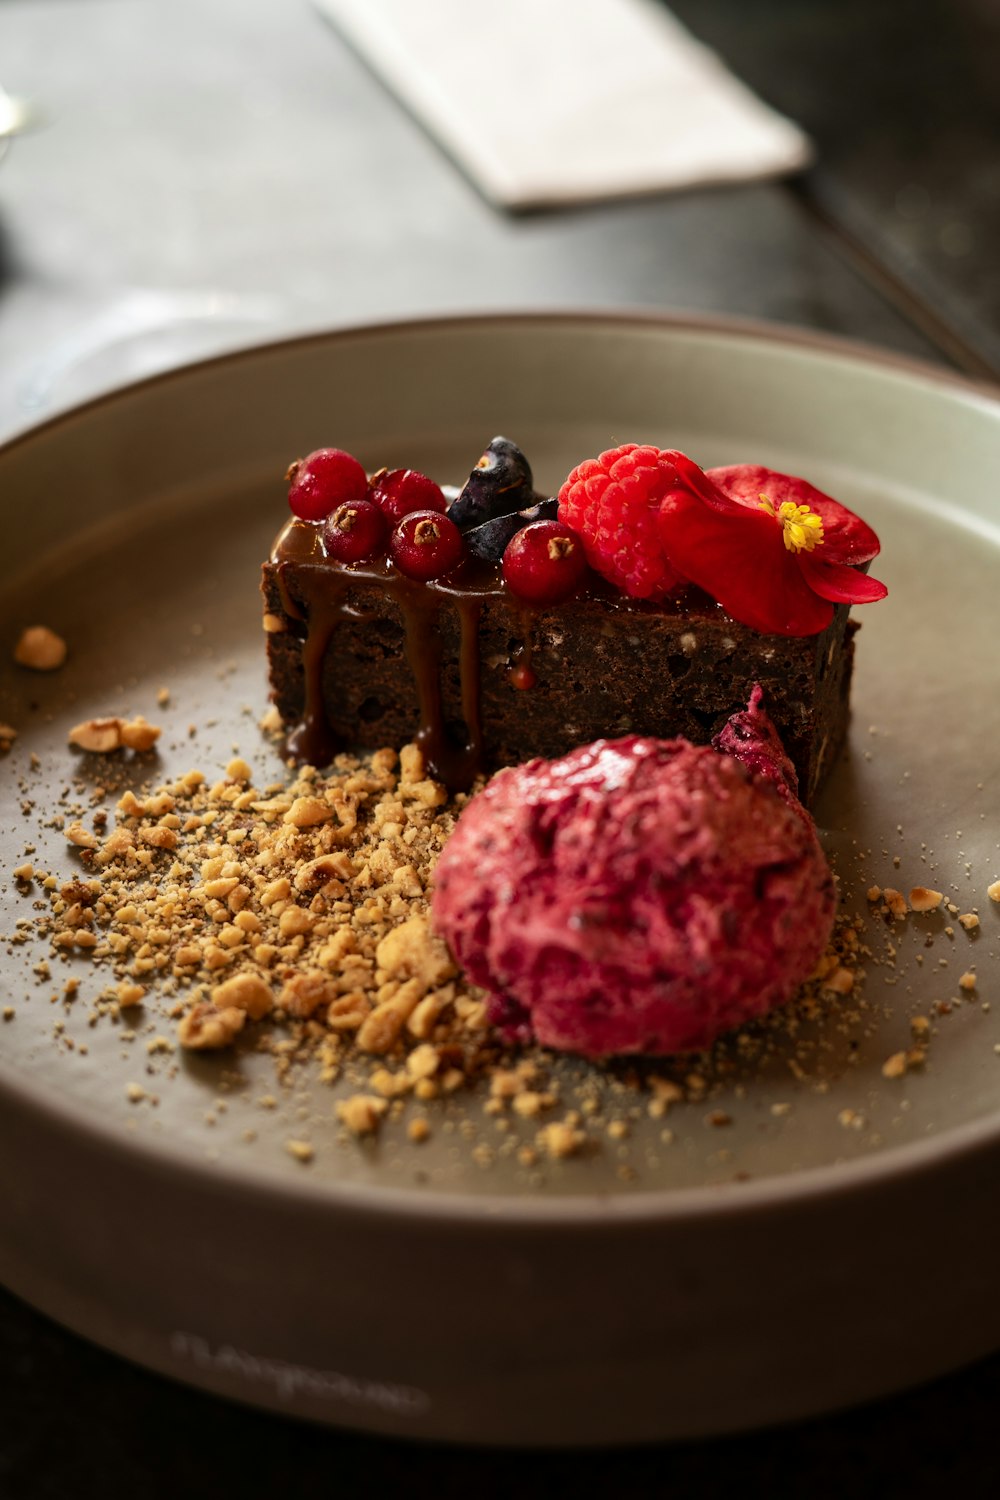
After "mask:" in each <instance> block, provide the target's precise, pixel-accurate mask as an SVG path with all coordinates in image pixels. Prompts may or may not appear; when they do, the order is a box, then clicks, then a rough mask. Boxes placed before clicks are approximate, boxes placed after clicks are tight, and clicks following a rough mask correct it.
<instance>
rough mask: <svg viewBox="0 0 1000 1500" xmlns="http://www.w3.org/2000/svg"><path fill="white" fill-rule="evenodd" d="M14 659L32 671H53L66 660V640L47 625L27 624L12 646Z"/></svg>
mask: <svg viewBox="0 0 1000 1500" xmlns="http://www.w3.org/2000/svg"><path fill="white" fill-rule="evenodd" d="M14 660H15V661H16V662H17V663H18V664H19V665H20V666H22V667H30V668H31V669H32V671H34V672H55V671H57V670H58V669H59V667H61V666H62V664H63V662H64V661H65V660H66V642H65V641H64V640H63V638H62V636H59V635H56V633H55V631H54V630H50V629H49V627H48V626H47V625H29V626H28V627H27V629H26V630H22V632H21V635H20V637H19V639H18V642H17V645H16V646H15V647H14Z"/></svg>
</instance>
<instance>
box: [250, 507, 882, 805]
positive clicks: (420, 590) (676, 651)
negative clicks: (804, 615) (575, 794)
mask: <svg viewBox="0 0 1000 1500" xmlns="http://www.w3.org/2000/svg"><path fill="white" fill-rule="evenodd" d="M263 595H264V610H265V614H264V627H265V630H266V632H267V654H268V666H269V671H270V680H271V695H272V698H273V700H274V702H275V704H276V705H277V708H278V712H279V713H280V714H281V717H282V720H283V721H284V723H285V725H286V726H287V727H288V730H289V750H290V752H291V753H292V754H294V755H296V756H298V757H300V758H303V759H307V760H310V761H312V762H314V763H315V764H324V763H325V762H327V761H328V760H329V759H330V758H331V756H332V755H333V754H335V753H336V751H337V750H339V749H343V748H345V747H347V746H365V747H369V748H372V749H374V748H378V747H379V746H383V745H394V746H400V745H404V744H406V743H407V742H408V741H410V740H413V739H416V740H417V741H418V742H419V743H420V744H421V745H422V747H423V750H424V753H425V756H426V758H427V762H428V766H429V768H430V771H431V774H433V775H434V776H436V777H439V778H440V779H441V780H443V781H444V782H446V784H448V785H450V786H451V787H453V788H455V789H462V788H465V787H468V786H469V785H470V784H471V782H472V780H473V778H474V777H475V776H476V775H477V774H478V773H479V772H480V771H482V770H485V771H490V770H493V769H495V768H496V767H498V766H501V765H509V764H515V763H517V762H519V761H525V760H531V759H532V758H533V757H535V756H537V755H541V756H545V757H554V756H558V755H562V754H565V752H566V751H567V750H570V749H572V748H573V747H574V746H576V745H580V744H585V743H587V742H588V741H590V740H595V739H601V738H612V737H617V736H619V735H624V734H638V735H655V736H658V737H660V738H671V737H673V736H677V735H683V736H684V737H685V738H686V739H689V740H691V741H692V742H693V743H694V744H704V743H707V742H708V741H709V740H710V739H711V738H712V736H713V735H714V734H716V733H717V732H718V731H719V730H720V729H721V728H722V726H723V724H724V723H725V721H726V720H727V718H729V716H730V715H731V714H733V713H736V712H738V711H739V710H740V709H742V708H745V707H746V704H747V702H748V701H749V698H750V694H751V691H752V689H753V686H754V683H756V682H759V683H760V684H761V686H762V688H763V690H764V696H765V702H766V704H767V710H768V713H769V715H770V717H771V719H772V720H773V722H774V724H775V725H776V727H777V729H778V731H779V733H780V734H781V737H782V740H783V742H784V744H785V747H786V749H787V751H788V754H789V756H790V757H791V760H792V762H793V764H794V765H795V768H796V770H797V772H798V776H799V786H800V792H801V795H802V798H803V800H804V801H805V802H807V803H808V802H810V801H811V800H812V799H813V797H814V796H815V793H816V791H817V789H818V787H819V786H820V784H821V783H822V781H823V778H824V777H825V775H826V774H827V772H828V771H829V769H830V766H831V765H832V763H833V761H834V758H835V756H836V754H837V752H838V750H839V748H840V746H841V744H842V742H843V739H844V735H845V732H846V727H847V715H848V696H849V692H850V681H851V666H852V660H853V639H852V637H853V627H852V625H851V624H850V623H849V622H848V610H847V607H846V606H843V605H842V606H840V607H838V608H837V610H836V612H835V614H834V619H833V623H832V624H831V625H830V626H829V627H828V628H827V629H826V630H825V631H823V632H822V633H821V634H819V635H814V636H799V637H787V636H766V635H760V634H758V633H757V632H756V631H753V630H749V629H747V627H746V626H743V625H740V624H738V623H737V622H736V621H734V620H732V619H731V618H730V617H729V616H728V615H727V614H726V613H725V612H724V611H723V610H722V609H720V607H719V606H718V605H716V604H714V603H713V602H712V601H711V600H709V599H708V598H707V597H706V596H705V595H703V594H701V593H700V592H699V591H698V590H695V589H690V590H687V591H686V592H685V593H683V594H682V595H681V596H680V597H678V598H677V599H675V600H671V601H670V602H669V604H650V603H647V602H645V601H642V600H636V599H630V598H628V597H627V596H626V595H624V594H622V593H620V592H619V591H618V590H616V589H615V588H614V587H613V586H612V585H610V584H607V583H605V582H604V580H603V579H601V578H599V577H597V576H596V575H592V576H591V577H590V579H589V580H588V583H587V584H586V586H585V587H584V588H583V589H581V590H580V591H579V592H578V593H577V594H576V595H575V596H574V597H572V598H569V599H566V600H564V601H563V602H562V603H560V604H556V605H552V606H549V607H543V606H534V605H530V604H526V603H525V602H524V601H522V600H518V599H516V598H515V597H513V596H512V595H511V594H510V592H509V591H508V590H507V588H506V587H505V585H504V582H503V578H502V574H501V569H500V566H499V565H498V564H490V563H485V562H483V561H481V560H479V559H474V558H470V559H469V561H467V562H466V563H465V564H463V565H462V567H461V568H460V569H458V570H456V572H454V573H452V574H449V575H448V576H447V577H446V578H444V579H438V580H434V581H431V582H428V583H421V582H418V581H416V580H414V579H411V578H407V577H406V576H405V575H404V574H402V573H400V572H399V570H398V569H397V568H396V567H395V566H394V564H393V563H392V562H391V561H389V560H388V559H385V558H383V559H379V560H377V561H375V562H373V563H369V564H364V565H361V564H348V565H345V564H342V563H338V562H336V561H334V560H332V559H331V558H328V557H326V556H325V555H324V550H323V544H322V525H321V524H320V523H316V522H309V521H302V520H292V521H289V523H288V525H287V526H286V527H285V529H284V530H283V531H282V533H281V535H280V536H279V537H278V539H277V542H276V543H275V546H274V550H273V552H272V554H271V557H270V558H269V559H268V561H267V562H266V563H265V564H264V570H263Z"/></svg>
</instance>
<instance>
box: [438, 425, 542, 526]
mask: <svg viewBox="0 0 1000 1500" xmlns="http://www.w3.org/2000/svg"><path fill="white" fill-rule="evenodd" d="M535 499H536V496H535V492H534V490H533V489H532V478H531V466H530V464H529V463H528V460H527V459H526V458H525V456H524V454H523V453H522V452H521V450H520V448H519V447H518V446H517V444H516V443H512V442H511V440H510V438H505V437H495V438H494V439H493V441H492V442H491V443H490V445H489V446H488V448H487V449H486V451H485V453H483V455H482V457H481V458H480V459H479V461H478V463H477V464H476V466H475V468H474V469H473V470H472V473H471V474H470V475H469V477H468V479H467V480H466V482H465V487H464V488H463V490H462V492H461V494H460V495H459V497H458V499H457V500H455V501H454V502H453V503H452V504H451V505H450V506H449V508H448V516H449V518H450V519H451V520H452V521H454V523H455V525H456V526H459V527H461V529H462V530H463V531H467V530H468V529H469V528H470V527H472V526H482V525H484V523H485V522H487V521H495V520H496V518H497V517H498V516H507V515H510V514H511V512H512V511H515V510H522V509H523V508H524V507H525V506H526V505H530V504H531V503H532V502H533V501H534V500H535Z"/></svg>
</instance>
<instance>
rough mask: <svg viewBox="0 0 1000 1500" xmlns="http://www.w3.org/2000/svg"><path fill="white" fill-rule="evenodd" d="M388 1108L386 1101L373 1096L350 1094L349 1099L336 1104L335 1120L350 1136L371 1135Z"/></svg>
mask: <svg viewBox="0 0 1000 1500" xmlns="http://www.w3.org/2000/svg"><path fill="white" fill-rule="evenodd" d="M388 1108H389V1102H388V1100H387V1099H380V1098H379V1097H378V1096H377V1095H375V1094H352V1095H351V1097H350V1098H349V1099H341V1100H340V1102H339V1103H338V1105H337V1119H338V1120H340V1122H341V1124H343V1125H346V1126H347V1128H348V1130H349V1131H350V1132H351V1134H352V1135H372V1134H373V1133H374V1132H375V1131H376V1130H377V1129H378V1127H379V1125H380V1124H381V1123H382V1116H383V1115H384V1114H385V1112H386V1110H387V1109H388Z"/></svg>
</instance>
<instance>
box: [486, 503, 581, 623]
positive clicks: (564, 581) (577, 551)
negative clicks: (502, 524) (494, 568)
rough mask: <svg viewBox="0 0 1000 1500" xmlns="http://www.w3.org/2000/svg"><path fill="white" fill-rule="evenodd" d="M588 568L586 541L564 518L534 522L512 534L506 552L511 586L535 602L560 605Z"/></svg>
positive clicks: (507, 579) (506, 573) (505, 566)
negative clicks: (563, 521) (561, 519)
mask: <svg viewBox="0 0 1000 1500" xmlns="http://www.w3.org/2000/svg"><path fill="white" fill-rule="evenodd" d="M586 571H587V557H586V554H585V552H584V550H583V543H582V542H581V540H580V538H579V537H578V536H577V534H576V532H575V531H573V530H572V529H571V528H570V527H569V526H564V525H563V523H562V522H561V521H533V522H532V524H531V525H530V526H525V527H524V529H523V530H522V531H519V532H518V533H517V535H516V536H513V537H511V539H510V541H509V542H508V544H507V549H506V551H505V552H504V555H503V576H504V580H505V582H506V584H507V587H508V588H509V589H510V590H511V592H512V593H515V594H517V595H519V597H520V598H522V599H528V600H530V602H531V603H532V604H557V603H558V602H559V600H560V599H565V598H566V596H567V595H568V594H571V593H572V592H573V590H574V589H575V588H576V587H577V585H578V584H579V583H580V582H581V580H582V579H583V575H584V573H585V572H586Z"/></svg>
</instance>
